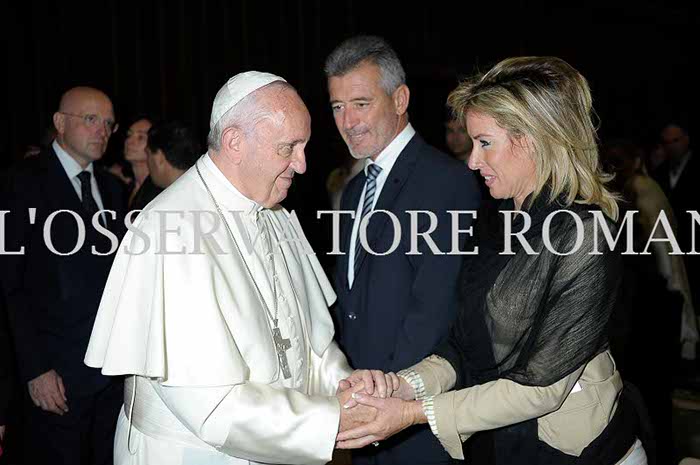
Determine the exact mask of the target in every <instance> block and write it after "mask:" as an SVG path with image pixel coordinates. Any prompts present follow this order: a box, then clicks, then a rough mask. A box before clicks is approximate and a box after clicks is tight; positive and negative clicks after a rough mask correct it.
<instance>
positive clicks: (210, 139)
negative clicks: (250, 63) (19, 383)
mask: <svg viewBox="0 0 700 465" xmlns="http://www.w3.org/2000/svg"><path fill="white" fill-rule="evenodd" d="M275 88H277V89H278V90H282V89H291V90H295V89H294V87H293V86H292V85H291V84H289V83H288V82H284V81H274V82H271V83H270V84H268V85H266V86H263V87H261V88H260V89H257V90H255V91H254V92H251V93H250V94H248V95H246V96H245V97H243V99H242V100H241V101H240V102H238V103H237V104H235V105H234V106H233V107H232V108H231V109H230V110H228V111H227V112H226V113H224V114H223V116H222V117H221V119H219V121H218V122H217V123H216V124H215V125H214V127H213V128H211V130H210V131H209V135H208V136H207V146H208V147H209V149H211V150H214V151H219V150H221V136H222V135H223V133H224V131H225V130H226V129H228V128H230V127H234V126H235V127H237V128H239V129H240V130H241V131H243V133H244V134H245V135H250V134H252V132H253V130H254V129H255V126H256V125H257V124H258V123H259V122H260V121H261V120H263V119H265V118H266V117H268V116H270V114H271V110H270V108H269V106H268V105H265V104H262V103H261V102H260V98H259V97H260V95H261V91H262V90H264V89H275ZM295 92H296V90H295Z"/></svg>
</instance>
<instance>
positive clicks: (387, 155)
mask: <svg viewBox="0 0 700 465" xmlns="http://www.w3.org/2000/svg"><path fill="white" fill-rule="evenodd" d="M415 134H416V130H415V129H413V126H411V123H408V124H407V125H406V127H405V128H403V130H402V131H401V132H400V133H399V135H397V136H396V137H394V140H392V141H391V142H390V143H389V145H387V146H386V147H384V150H382V151H381V152H379V156H378V157H377V159H376V160H372V159H371V158H367V159H365V168H364V169H365V176H366V175H367V167H368V166H369V165H371V164H372V163H376V164H377V165H379V167H380V168H381V169H382V171H381V173H380V174H379V176H382V175H384V176H387V175H388V174H389V172H390V171H391V168H393V167H394V164H395V163H396V160H398V158H399V155H401V152H402V151H403V149H404V148H406V145H408V143H409V142H410V141H411V139H412V138H413V136H414V135H415Z"/></svg>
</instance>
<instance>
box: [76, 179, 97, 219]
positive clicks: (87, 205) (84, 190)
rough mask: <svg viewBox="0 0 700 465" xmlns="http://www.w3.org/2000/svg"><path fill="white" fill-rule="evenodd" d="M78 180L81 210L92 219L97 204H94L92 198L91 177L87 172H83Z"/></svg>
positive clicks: (93, 198)
mask: <svg viewBox="0 0 700 465" xmlns="http://www.w3.org/2000/svg"><path fill="white" fill-rule="evenodd" d="M78 179H79V180H80V195H81V197H82V202H83V209H84V210H85V213H87V214H88V216H89V217H90V219H92V216H93V215H94V214H95V213H97V211H98V210H99V207H98V206H97V202H95V197H93V196H92V183H91V182H90V181H91V179H92V175H91V174H90V172H89V171H83V172H81V173H80V174H79V175H78Z"/></svg>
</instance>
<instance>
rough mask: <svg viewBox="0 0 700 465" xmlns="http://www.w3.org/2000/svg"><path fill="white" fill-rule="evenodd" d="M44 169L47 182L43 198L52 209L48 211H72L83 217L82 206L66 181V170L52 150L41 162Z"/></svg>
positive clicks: (70, 183) (71, 186)
mask: <svg viewBox="0 0 700 465" xmlns="http://www.w3.org/2000/svg"><path fill="white" fill-rule="evenodd" d="M43 162H44V166H45V168H46V174H47V182H46V184H45V185H44V198H45V199H47V203H48V204H49V205H51V206H52V207H53V208H51V209H50V210H52V211H56V210H66V209H67V210H72V211H74V212H76V213H78V214H79V215H81V216H84V215H83V205H82V203H81V202H80V198H79V197H78V193H77V192H75V188H74V187H73V183H72V182H71V180H70V179H68V175H67V174H66V170H64V169H63V165H61V162H60V161H59V160H58V156H57V155H56V152H54V150H53V148H49V150H48V152H46V157H45V158H44V160H43Z"/></svg>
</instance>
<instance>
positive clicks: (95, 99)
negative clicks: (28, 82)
mask: <svg viewBox="0 0 700 465" xmlns="http://www.w3.org/2000/svg"><path fill="white" fill-rule="evenodd" d="M54 125H55V127H56V140H57V141H58V143H59V144H60V145H61V147H63V149H64V150H65V151H66V152H67V153H68V154H69V155H70V156H71V157H73V158H74V159H75V160H76V161H77V162H78V163H79V164H80V165H81V166H83V167H86V166H87V165H89V164H90V163H92V162H93V161H96V160H99V159H100V158H102V155H104V153H105V150H107V143H108V142H109V138H110V136H111V135H112V130H113V128H115V127H116V125H115V122H114V110H113V109H112V102H111V101H110V100H109V98H108V97H107V96H106V95H105V94H104V93H102V92H100V91H98V90H96V89H90V88H76V89H72V90H70V91H68V92H66V94H64V96H63V98H62V99H61V106H60V108H59V111H58V112H56V113H54Z"/></svg>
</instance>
